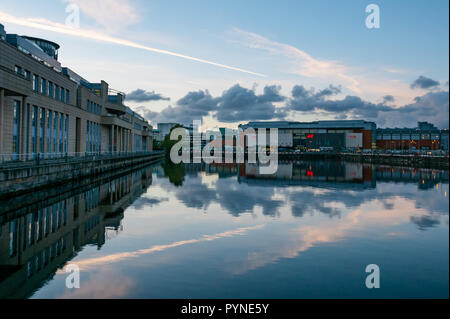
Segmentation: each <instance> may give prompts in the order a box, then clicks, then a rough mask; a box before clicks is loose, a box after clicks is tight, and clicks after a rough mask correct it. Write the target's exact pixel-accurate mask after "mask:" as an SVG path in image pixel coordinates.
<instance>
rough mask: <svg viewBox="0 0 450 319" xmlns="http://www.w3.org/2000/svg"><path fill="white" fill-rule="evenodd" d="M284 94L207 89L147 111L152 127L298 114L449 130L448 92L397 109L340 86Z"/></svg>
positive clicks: (389, 101)
mask: <svg viewBox="0 0 450 319" xmlns="http://www.w3.org/2000/svg"><path fill="white" fill-rule="evenodd" d="M429 80H431V79H427V78H424V77H423V76H421V77H419V79H417V80H416V81H415V83H416V82H417V83H416V84H414V86H415V87H416V86H419V85H421V87H432V86H430V85H432V84H433V83H429V82H430V81H429ZM427 81H428V84H427ZM431 81H432V82H433V81H434V80H431ZM434 82H437V81H434ZM437 83H438V82H437ZM438 84H439V83H438ZM280 90H281V87H280V86H277V85H271V86H266V87H264V90H263V93H262V94H257V93H256V92H255V90H254V89H247V88H244V87H242V86H240V85H239V84H236V85H234V86H232V87H231V88H229V89H228V90H226V91H224V92H223V93H222V95H221V96H218V97H213V96H211V94H210V93H209V92H208V91H207V90H205V91H197V92H189V93H188V94H187V95H186V96H185V97H183V98H181V99H180V100H178V101H177V102H176V104H175V105H174V106H168V107H167V108H165V109H164V110H162V111H161V112H159V113H157V112H152V111H148V110H145V107H143V108H142V109H143V110H144V113H145V117H146V118H147V119H148V120H150V121H151V122H152V123H160V122H178V123H182V124H191V123H192V121H193V120H198V119H202V118H203V117H206V116H212V117H215V118H216V119H217V120H218V121H219V122H226V123H235V122H246V121H265V120H267V121H270V120H280V119H286V118H287V116H288V114H291V113H292V112H303V113H307V114H313V115H314V114H315V115H320V114H321V113H322V115H332V116H334V118H335V119H365V120H369V121H374V122H376V123H377V124H378V125H379V126H380V127H388V126H395V127H399V126H403V127H415V125H416V124H417V121H418V120H421V121H422V120H423V121H429V122H431V123H434V124H435V125H436V126H438V127H448V114H449V113H448V112H449V107H448V105H449V103H448V90H447V91H442V90H441V91H436V90H434V91H431V92H428V93H427V94H425V95H423V96H418V97H416V98H415V100H414V102H413V103H411V104H407V105H404V106H396V105H394V104H393V103H394V102H395V98H394V97H393V96H392V95H385V96H383V98H382V99H383V101H382V102H381V103H372V102H369V101H365V100H363V99H362V98H361V97H359V96H352V95H347V96H345V97H343V98H338V95H339V94H341V93H342V91H341V87H340V86H334V85H329V86H328V87H326V88H324V89H322V90H316V89H314V88H311V89H306V88H305V87H304V86H303V85H296V86H294V87H293V89H292V92H291V96H290V97H286V96H283V95H282V94H281V93H280ZM281 102H284V103H283V104H284V105H283V106H276V105H275V104H277V103H281Z"/></svg>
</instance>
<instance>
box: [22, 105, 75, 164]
mask: <svg viewBox="0 0 450 319" xmlns="http://www.w3.org/2000/svg"><path fill="white" fill-rule="evenodd" d="M30 107H31V106H30V104H27V107H26V116H25V132H24V134H25V136H26V139H25V153H26V154H29V151H30V150H29V137H30V128H31V153H32V154H33V155H34V154H37V153H48V154H50V153H67V152H68V146H69V145H68V143H69V115H67V114H63V113H58V112H56V111H52V110H47V109H45V108H42V107H38V106H36V105H33V106H32V109H31V118H30ZM20 110H21V102H20V101H17V100H16V101H14V107H13V154H14V155H18V154H19V153H20V136H21V131H20V124H21V114H20ZM46 122H47V125H46V124H45V123H46Z"/></svg>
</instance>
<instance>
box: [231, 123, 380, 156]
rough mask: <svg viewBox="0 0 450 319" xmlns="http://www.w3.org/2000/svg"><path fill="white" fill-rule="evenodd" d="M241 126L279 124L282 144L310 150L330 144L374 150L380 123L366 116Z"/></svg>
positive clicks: (338, 147)
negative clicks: (377, 123)
mask: <svg viewBox="0 0 450 319" xmlns="http://www.w3.org/2000/svg"><path fill="white" fill-rule="evenodd" d="M239 128H241V129H242V130H244V131H245V130H246V129H248V128H252V129H254V130H255V132H257V131H258V130H259V129H270V128H276V129H278V146H279V147H281V148H291V149H305V150H309V149H319V148H320V147H326V148H329V149H333V150H342V149H366V150H370V149H372V148H374V147H375V145H376V144H375V142H376V139H375V134H376V124H375V123H373V122H367V121H363V120H348V121H315V122H289V121H276V122H249V123H248V124H246V125H240V126H239ZM246 143H248V141H247V140H246ZM246 145H248V144H246Z"/></svg>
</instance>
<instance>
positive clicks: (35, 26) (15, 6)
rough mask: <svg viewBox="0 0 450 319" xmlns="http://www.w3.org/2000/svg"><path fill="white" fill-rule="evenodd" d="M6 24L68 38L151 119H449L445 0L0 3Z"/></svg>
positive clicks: (397, 123) (81, 70)
mask: <svg viewBox="0 0 450 319" xmlns="http://www.w3.org/2000/svg"><path fill="white" fill-rule="evenodd" d="M369 4H376V5H378V7H379V13H380V20H379V21H380V25H379V28H371V29H369V28H367V26H366V19H367V17H368V16H369V15H370V14H371V13H367V12H366V7H367V6H368V5H369ZM74 8H75V9H74ZM76 8H78V10H79V25H77V24H76V23H75V24H74V22H76V19H75V20H74V19H73V17H74V15H73V13H74V12H76ZM74 10H75V11H74ZM67 21H68V23H67ZM0 23H2V24H4V26H5V29H6V31H7V32H8V33H18V34H26V35H30V36H36V37H42V38H46V39H49V40H51V41H54V42H57V43H59V44H60V45H61V49H60V51H59V60H60V62H61V63H62V64H63V66H66V67H69V68H71V69H72V70H74V71H75V72H77V73H78V74H80V75H82V76H83V77H84V78H86V79H87V80H89V81H90V82H100V80H105V81H106V82H108V83H109V85H110V87H111V88H114V89H116V90H119V91H123V92H125V93H126V94H127V98H126V104H127V105H128V106H130V107H131V108H132V109H134V110H136V111H138V112H139V113H141V114H142V115H144V116H145V117H146V118H147V119H148V120H149V121H150V122H151V123H152V124H153V125H156V124H157V123H158V122H181V123H184V124H189V123H192V120H200V119H202V120H203V123H204V126H203V128H217V127H237V125H239V124H241V123H247V122H248V121H260V120H262V121H268V120H291V121H313V120H329V119H364V120H369V121H375V122H376V123H377V124H378V126H380V127H405V126H407V127H415V126H416V124H417V121H429V122H432V123H434V124H435V125H437V126H438V127H441V128H447V127H448V124H449V120H448V115H449V97H448V91H449V88H448V79H449V64H448V63H449V62H448V61H449V42H448V41H449V40H448V38H449V4H448V1H446V0H445V1H441V0H430V1H403V0H395V1H393V0H390V1H387V0H383V1H374V0H369V1H363V0H352V1H331V0H329V1H324V0H318V1H311V0H310V1H300V0H292V1H291V0H280V1H267V0H258V1H256V0H246V1H242V0H241V1H234V0H227V1H219V0H218V1H207V0H191V1H182V0H179V1H176V0H164V1H163V0H161V1H155V0H150V1H143V0H48V1H25V0H16V1H14V2H12V1H6V0H0Z"/></svg>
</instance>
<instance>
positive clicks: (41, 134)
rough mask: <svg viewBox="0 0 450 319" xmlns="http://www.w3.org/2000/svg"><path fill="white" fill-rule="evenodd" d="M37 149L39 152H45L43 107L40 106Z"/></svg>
mask: <svg viewBox="0 0 450 319" xmlns="http://www.w3.org/2000/svg"><path fill="white" fill-rule="evenodd" d="M39 123H40V125H39V151H40V152H41V153H44V152H45V143H44V130H45V109H44V108H41V112H40V113H39Z"/></svg>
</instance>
